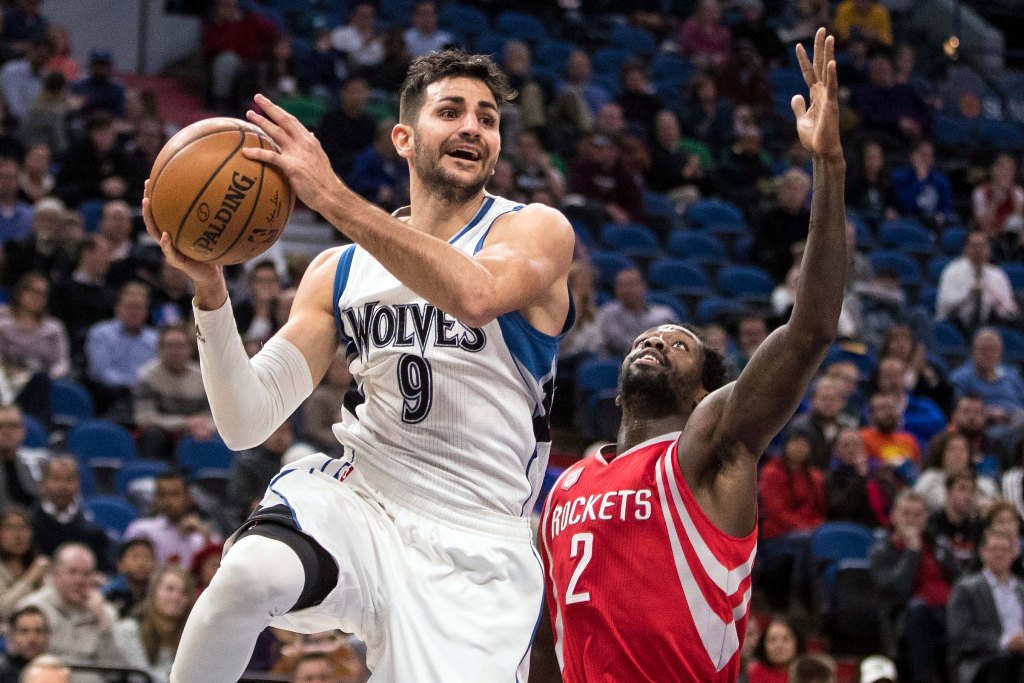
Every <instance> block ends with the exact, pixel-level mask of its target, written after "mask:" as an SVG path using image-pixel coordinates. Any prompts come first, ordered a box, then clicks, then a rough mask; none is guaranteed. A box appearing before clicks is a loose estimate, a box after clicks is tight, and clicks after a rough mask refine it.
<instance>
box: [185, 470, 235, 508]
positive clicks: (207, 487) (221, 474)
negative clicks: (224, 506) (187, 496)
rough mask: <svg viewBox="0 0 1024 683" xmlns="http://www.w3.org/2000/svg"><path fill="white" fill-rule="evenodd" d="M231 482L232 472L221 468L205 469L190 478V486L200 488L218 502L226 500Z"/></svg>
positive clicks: (197, 471)
mask: <svg viewBox="0 0 1024 683" xmlns="http://www.w3.org/2000/svg"><path fill="white" fill-rule="evenodd" d="M230 480H231V470H226V469H224V468H220V467H204V468H202V469H200V470H196V471H195V472H193V473H192V476H191V477H189V478H188V481H189V484H191V485H193V486H198V487H200V488H201V489H203V490H204V491H206V492H207V493H209V494H210V495H211V496H213V497H214V499H216V500H224V499H225V498H226V497H227V493H228V482H229V481H230Z"/></svg>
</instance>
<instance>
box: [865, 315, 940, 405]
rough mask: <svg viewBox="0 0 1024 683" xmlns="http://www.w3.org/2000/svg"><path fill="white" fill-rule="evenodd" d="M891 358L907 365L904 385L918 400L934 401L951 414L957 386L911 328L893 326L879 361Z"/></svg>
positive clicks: (883, 341)
mask: <svg viewBox="0 0 1024 683" xmlns="http://www.w3.org/2000/svg"><path fill="white" fill-rule="evenodd" d="M889 356H895V357H896V358H899V359H900V360H902V361H903V363H904V365H906V368H907V370H906V376H905V377H904V382H903V385H904V388H905V389H906V390H907V391H909V392H910V393H911V394H913V395H914V396H920V397H922V398H929V399H931V400H932V401H934V402H935V405H937V406H939V407H940V408H942V410H943V411H945V412H946V414H947V415H948V414H949V410H950V408H952V404H953V386H952V385H951V384H950V383H949V381H948V380H947V379H946V374H945V372H944V371H943V370H942V368H940V367H939V366H938V365H936V364H935V363H933V362H932V361H930V360H928V356H927V354H926V353H925V346H924V344H922V343H921V342H919V341H918V340H917V338H916V337H915V336H914V331H913V330H912V329H911V328H910V326H909V325H893V326H892V327H890V328H889V331H888V332H886V334H885V337H884V338H883V340H882V347H881V349H880V350H879V352H878V358H879V359H882V358H888V357H889ZM873 379H877V378H873ZM872 384H875V382H874V381H873V382H872Z"/></svg>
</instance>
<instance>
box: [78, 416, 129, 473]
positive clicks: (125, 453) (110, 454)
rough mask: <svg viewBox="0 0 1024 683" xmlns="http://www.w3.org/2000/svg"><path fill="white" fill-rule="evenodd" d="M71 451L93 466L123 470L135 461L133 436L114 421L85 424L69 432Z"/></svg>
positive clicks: (93, 421) (87, 421)
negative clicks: (128, 463) (122, 467)
mask: <svg viewBox="0 0 1024 683" xmlns="http://www.w3.org/2000/svg"><path fill="white" fill-rule="evenodd" d="M68 450H69V451H71V452H72V453H74V454H75V455H77V456H78V457H79V458H80V459H81V461H82V462H85V463H88V464H89V465H90V466H97V465H102V466H113V467H121V466H123V465H124V464H125V463H126V462H129V461H132V460H135V459H136V457H137V454H136V450H135V440H134V439H132V435H131V433H130V432H129V431H128V430H127V429H125V428H124V427H122V426H121V425H119V424H117V423H116V422H111V421H110V420H83V421H81V422H79V423H78V424H76V425H75V426H74V427H73V428H72V429H71V431H70V432H68Z"/></svg>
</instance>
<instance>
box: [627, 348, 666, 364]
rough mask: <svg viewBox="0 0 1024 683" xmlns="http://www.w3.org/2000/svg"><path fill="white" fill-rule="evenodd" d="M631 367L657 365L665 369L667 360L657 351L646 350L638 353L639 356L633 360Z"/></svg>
mask: <svg viewBox="0 0 1024 683" xmlns="http://www.w3.org/2000/svg"><path fill="white" fill-rule="evenodd" d="M632 364H633V365H658V366H660V367H666V366H667V365H668V360H667V359H666V358H665V356H664V355H663V354H662V353H661V352H660V351H658V350H657V349H647V350H646V351H643V352H641V353H640V355H639V356H637V357H636V358H634V359H633V363H632Z"/></svg>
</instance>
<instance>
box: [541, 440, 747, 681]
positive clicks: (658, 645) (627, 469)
mask: <svg viewBox="0 0 1024 683" xmlns="http://www.w3.org/2000/svg"><path fill="white" fill-rule="evenodd" d="M678 438H679V433H678V432H677V433H675V434H666V435H663V436H659V437H656V438H654V439H651V440H650V441H647V442H645V443H642V444H640V445H638V446H635V447H633V448H631V449H630V450H628V451H626V452H625V453H622V454H620V455H619V456H617V457H615V458H614V459H612V460H611V461H610V462H609V460H608V459H607V458H608V457H610V456H605V455H602V454H600V453H598V454H595V455H593V456H591V457H589V458H585V459H584V460H582V461H580V462H578V463H576V464H574V465H573V466H572V467H570V468H569V469H567V470H566V471H565V472H564V473H563V474H562V476H561V477H559V479H558V481H557V482H556V483H555V485H554V487H553V488H552V489H551V492H550V494H549V495H548V498H547V501H546V502H545V504H544V511H543V514H542V517H541V524H542V526H541V556H542V559H543V561H544V573H545V590H546V594H547V602H548V608H549V609H550V611H551V623H552V626H553V628H554V634H555V649H556V652H557V654H558V662H559V665H560V666H561V668H562V677H563V680H564V681H565V683H582V682H584V681H586V682H587V683H596V682H601V683H604V682H607V683H612V682H614V683H626V682H628V683H640V682H641V681H651V682H656V683H671V682H672V681H687V682H689V681H694V682H696V681H700V682H701V683H707V682H708V681H730V682H731V681H735V680H736V678H737V677H738V675H739V665H740V646H741V645H742V644H743V637H744V635H745V633H746V626H747V617H748V615H749V606H750V570H751V568H752V566H753V563H754V554H755V552H756V550H757V528H756V526H755V529H754V530H753V531H752V532H751V533H750V534H749V535H747V536H746V537H744V538H736V537H734V536H729V535H728V534H725V533H723V532H722V531H719V530H718V529H717V528H716V527H715V526H714V525H713V524H712V523H711V521H710V520H708V518H707V516H706V515H705V514H704V512H703V511H702V510H701V509H700V507H699V506H698V504H697V501H696V500H695V499H694V497H693V494H692V493H691V492H690V489H689V487H688V486H687V484H686V481H685V480H684V479H683V476H682V473H681V472H680V471H679V467H678V465H677V463H676V448H677V441H678Z"/></svg>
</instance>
